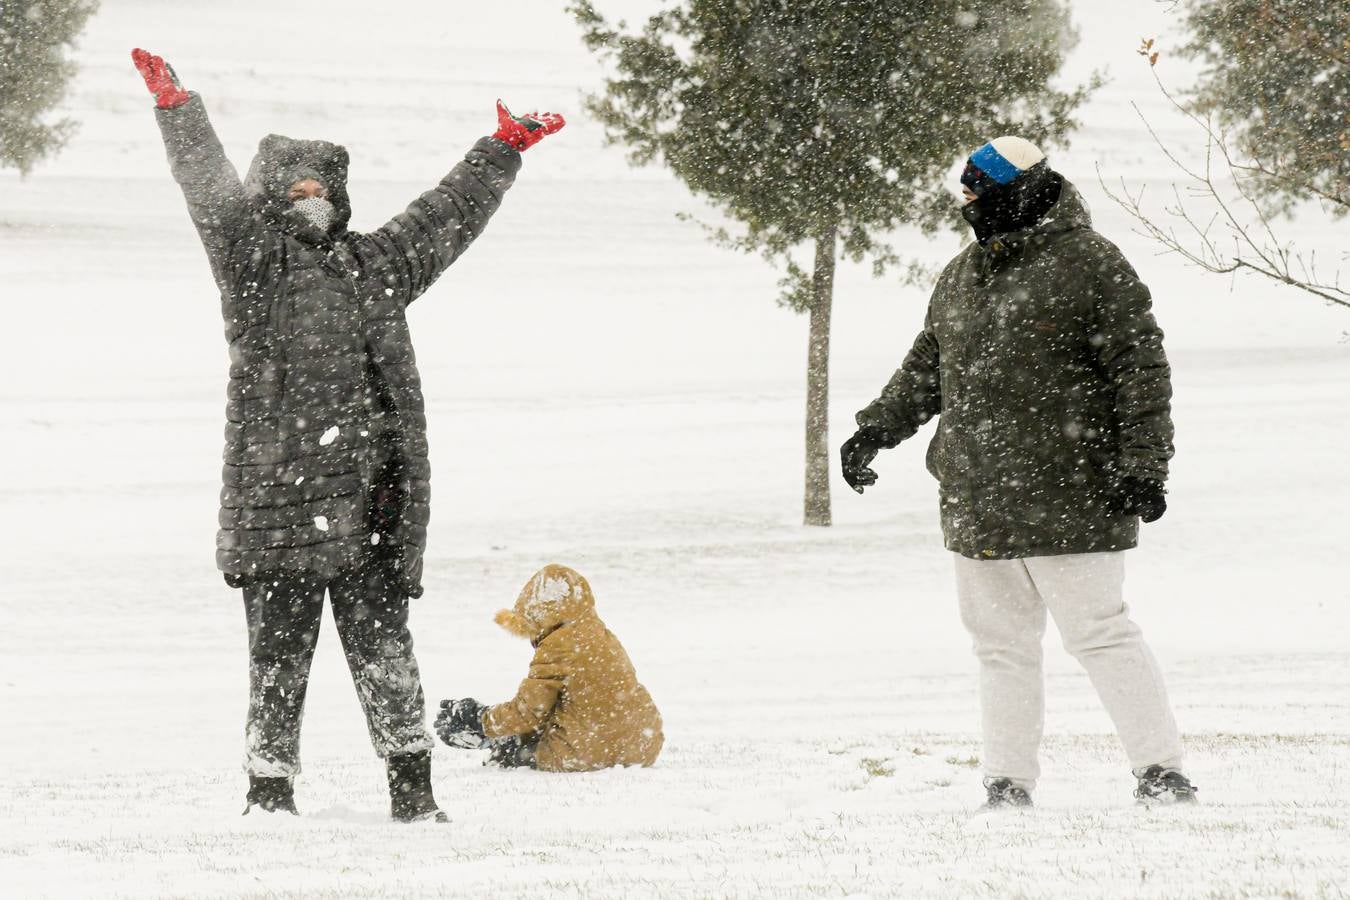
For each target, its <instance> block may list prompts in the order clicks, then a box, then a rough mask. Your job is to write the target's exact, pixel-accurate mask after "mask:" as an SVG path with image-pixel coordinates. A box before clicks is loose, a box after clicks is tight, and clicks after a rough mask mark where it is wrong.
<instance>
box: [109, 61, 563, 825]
mask: <svg viewBox="0 0 1350 900" xmlns="http://www.w3.org/2000/svg"><path fill="white" fill-rule="evenodd" d="M132 59H133V61H134V62H135V64H136V68H137V69H138V70H139V71H140V73H141V75H142V77H143V78H144V79H145V83H146V86H147V87H148V88H149V89H150V91H151V93H152V94H154V95H155V99H156V107H157V111H156V117H157V119H158V120H159V126H160V130H161V131H162V132H163V135H164V144H165V147H166V148H167V150H168V155H169V165H170V168H171V169H172V171H173V175H174V178H175V179H177V181H178V183H179V185H180V186H181V187H182V189H183V195H184V197H185V198H186V199H187V205H188V212H189V214H190V215H191V217H192V222H193V224H194V225H196V227H197V231H198V233H199V234H200V236H201V239H202V244H203V245H204V246H205V248H206V255H207V258H208V260H209V261H210V264H211V271H212V274H213V275H214V276H215V280H216V284H217V285H218V287H219V288H220V297H221V308H222V312H223V314H224V317H225V336H226V339H227V340H228V341H229V345H230V383H229V392H228V403H227V406H226V417H227V420H228V421H227V424H226V427H225V468H224V487H223V489H222V490H221V509H220V532H219V535H218V537H217V543H216V548H217V549H216V561H217V564H218V566H219V567H220V569H221V571H222V572H223V573H224V575H225V580H226V581H227V582H228V583H229V584H230V585H231V586H233V587H238V588H242V589H243V594H244V606H245V611H246V613H247V619H248V629H249V658H250V667H249V681H250V685H249V711H248V727H247V729H246V744H247V768H248V773H249V791H248V803H247V806H246V808H245V812H248V810H249V809H252V808H253V807H254V806H258V807H261V808H262V809H264V810H266V811H268V812H272V811H275V810H278V809H282V810H286V811H288V812H291V813H294V812H295V811H296V809H295V800H294V788H293V781H294V778H295V776H296V774H298V773H299V771H300V753H299V751H300V719H301V714H302V711H303V708H304V702H305V688H306V684H307V682H308V679H309V668H310V662H311V660H312V659H313V655H314V645H315V640H316V638H317V636H318V631H319V621H320V618H321V615H322V612H323V598H324V594H325V592H326V593H327V594H328V595H329V597H330V600H331V602H332V606H333V618H334V619H335V620H336V623H337V628H338V636H339V637H340V638H341V641H342V648H343V651H344V653H345V654H346V657H347V664H348V666H349V668H350V669H351V673H352V678H353V680H354V681H355V683H356V689H357V695H358V696H359V698H360V700H361V706H362V708H363V710H364V711H365V716H366V723H367V726H368V728H369V731H370V736H371V742H372V743H373V744H374V746H375V750H376V752H377V753H379V755H380V756H381V757H382V758H384V759H385V760H386V763H387V767H388V775H389V790H390V796H391V803H392V814H393V817H394V818H395V819H398V820H401V821H415V820H428V819H430V820H435V821H447V819H446V816H445V814H444V813H443V812H441V811H440V810H439V809H438V808H437V805H436V801H435V798H434V797H433V795H432V790H431V747H432V739H431V736H430V734H429V733H428V731H427V728H426V723H425V712H424V703H423V695H422V686H421V680H420V678H419V675H418V670H417V661H416V660H415V659H414V657H413V652H412V636H411V635H410V634H409V632H408V600H409V598H410V597H417V596H420V595H421V593H422V585H421V577H422V554H423V551H424V550H425V548H426V526H427V522H428V520H429V514H430V506H429V503H430V489H429V485H428V480H429V477H430V471H431V470H430V466H429V464H428V461H427V441H426V417H425V411H424V406H423V401H422V391H421V385H420V381H419V378H418V373H417V366H416V363H415V361H414V357H413V347H412V340H411V338H410V336H409V333H408V322H407V318H406V316H405V313H406V309H407V306H408V304H409V303H411V302H412V301H413V300H415V299H417V298H418V297H419V296H421V295H422V293H423V292H425V291H426V290H427V289H428V288H429V287H431V285H432V283H433V282H435V280H436V279H437V278H438V277H439V276H440V274H441V273H442V272H443V271H445V269H446V267H448V266H449V265H450V264H451V263H452V262H454V261H455V259H456V258H458V257H459V255H460V254H461V253H463V252H464V250H466V249H467V248H468V246H469V244H470V243H471V242H472V241H473V239H474V238H475V237H477V236H478V235H479V234H480V233H481V232H482V230H483V228H484V227H486V225H487V222H488V219H489V218H491V216H492V214H493V213H494V212H496V210H497V207H498V206H499V205H500V203H501V200H502V196H503V195H504V194H505V193H506V191H507V190H508V189H509V188H510V187H511V184H512V181H513V179H514V178H515V175H516V172H517V171H518V170H519V168H520V153H521V151H523V150H525V149H527V148H528V147H530V146H531V145H533V144H534V143H536V142H537V141H539V140H540V139H541V138H543V137H544V136H545V135H548V134H551V133H552V132H554V131H557V130H558V129H560V128H561V127H562V126H563V120H562V117H561V116H555V115H552V114H544V115H540V116H533V115H531V116H523V117H515V116H512V115H510V113H509V112H507V110H506V108H505V107H504V106H502V105H501V103H500V102H499V103H498V105H497V106H498V125H499V127H498V129H497V132H496V133H495V134H494V135H493V136H492V137H485V138H483V139H482V140H480V141H478V143H477V144H475V145H474V147H473V149H471V150H470V151H469V152H468V154H467V155H466V156H465V158H464V160H463V161H462V162H460V163H459V164H458V165H456V166H455V167H454V168H453V169H451V170H450V173H449V174H448V175H446V176H445V178H444V179H442V180H441V182H440V183H439V184H438V185H437V186H436V187H435V188H433V189H432V190H430V191H427V192H426V193H425V194H423V195H422V196H421V197H419V198H417V199H416V200H414V201H413V203H412V204H411V205H410V206H409V207H408V208H407V210H406V211H404V212H402V213H400V214H399V215H397V216H395V217H394V218H393V219H391V220H390V221H389V222H388V223H387V224H386V225H385V226H384V227H382V228H380V229H378V230H376V231H373V232H370V233H368V234H357V233H355V232H352V231H348V230H347V222H348V220H349V219H350V217H351V207H350V204H349V202H348V199H347V151H346V150H345V149H343V148H342V147H340V146H338V145H336V144H330V143H328V142H326V141H309V140H295V139H292V138H287V137H282V136H280V135H275V134H274V135H268V136H267V137H265V138H263V139H262V142H261V143H260V144H259V147H258V155H257V156H256V157H255V158H254V160H253V165H252V166H251V167H250V169H249V172H248V175H247V177H246V178H245V179H243V180H242V181H241V180H240V178H239V176H238V174H237V173H236V171H235V169H234V167H233V166H232V165H231V164H230V162H229V160H227V159H226V158H225V153H224V150H223V149H222V148H221V144H220V141H219V139H218V138H217V137H216V134H215V131H214V129H213V128H212V126H211V123H210V120H209V119H208V118H207V115H206V109H205V107H204V106H203V105H202V101H201V98H200V97H198V96H197V95H195V94H189V93H188V92H186V91H184V90H183V89H182V87H181V86H180V85H179V83H178V81H177V79H176V78H175V77H174V74H173V71H172V70H171V69H170V68H169V67H168V66H167V65H166V64H165V62H164V60H163V59H161V58H160V57H158V56H154V55H152V54H150V53H147V52H146V51H144V50H135V51H133V52H132Z"/></svg>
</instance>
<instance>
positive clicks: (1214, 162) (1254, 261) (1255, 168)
mask: <svg viewBox="0 0 1350 900" xmlns="http://www.w3.org/2000/svg"><path fill="white" fill-rule="evenodd" d="M1143 51H1147V52H1150V53H1151V52H1153V51H1152V42H1151V41H1146V42H1145V43H1144V46H1143ZM1145 55H1146V54H1145ZM1149 59H1150V69H1151V71H1152V73H1153V79H1154V82H1155V83H1156V84H1157V86H1158V90H1159V91H1160V92H1161V93H1162V95H1163V97H1165V98H1166V99H1167V102H1168V103H1169V104H1170V105H1171V106H1172V108H1173V109H1175V110H1176V111H1177V112H1179V113H1181V114H1182V115H1183V116H1185V117H1186V118H1187V119H1188V120H1189V121H1190V122H1191V123H1192V125H1194V126H1195V128H1196V129H1197V130H1199V131H1200V132H1201V134H1203V135H1204V138H1205V156H1204V164H1203V167H1202V168H1199V169H1197V168H1196V167H1195V166H1193V165H1190V164H1188V163H1186V162H1185V161H1184V160H1182V159H1181V158H1180V157H1179V156H1178V155H1177V153H1176V152H1174V150H1173V149H1172V148H1171V147H1170V146H1168V145H1167V143H1166V142H1164V141H1163V140H1162V138H1161V137H1160V136H1159V135H1158V132H1157V130H1156V129H1155V128H1154V127H1153V124H1152V123H1151V122H1150V121H1149V120H1148V117H1147V116H1145V115H1144V113H1143V112H1142V111H1141V110H1140V109H1139V107H1138V105H1137V104H1134V103H1131V104H1130V105H1131V106H1132V107H1134V111H1135V114H1136V115H1137V116H1139V119H1140V121H1141V122H1143V124H1144V127H1145V128H1146V129H1147V130H1148V133H1149V135H1150V137H1152V138H1153V143H1154V144H1155V145H1156V146H1157V147H1158V149H1159V150H1160V151H1161V152H1162V154H1163V155H1164V156H1165V157H1166V158H1167V160H1168V161H1169V162H1170V163H1171V164H1172V165H1173V166H1174V167H1175V168H1176V169H1177V171H1179V172H1180V173H1182V174H1183V175H1184V176H1185V181H1184V182H1183V183H1182V184H1177V183H1173V185H1172V195H1173V198H1174V202H1175V205H1173V206H1164V208H1163V211H1164V212H1165V213H1166V214H1167V215H1168V216H1170V217H1171V218H1172V219H1173V220H1174V221H1175V223H1176V224H1175V225H1173V224H1159V223H1158V222H1157V221H1155V220H1154V219H1153V218H1152V217H1151V216H1150V215H1149V214H1148V213H1147V212H1146V211H1145V209H1144V204H1143V198H1144V189H1143V187H1140V188H1139V190H1138V192H1137V193H1135V194H1131V192H1130V189H1129V186H1128V185H1127V184H1126V183H1125V180H1124V179H1123V178H1122V179H1121V180H1120V191H1119V193H1116V192H1114V191H1112V190H1111V188H1109V187H1108V186H1107V184H1106V180H1105V178H1104V177H1103V175H1102V172H1101V169H1100V167H1098V169H1097V180H1098V182H1099V183H1100V184H1101V187H1102V190H1103V191H1104V192H1105V193H1106V195H1107V196H1108V197H1109V198H1111V200H1112V201H1114V202H1115V203H1116V204H1117V205H1119V206H1120V207H1121V208H1122V209H1124V210H1125V211H1126V212H1127V213H1129V214H1130V216H1131V217H1132V218H1133V219H1134V220H1135V222H1137V223H1138V225H1139V228H1136V229H1135V230H1136V233H1138V234H1141V235H1143V236H1145V237H1147V238H1150V239H1151V240H1153V241H1154V242H1155V243H1157V244H1159V245H1160V246H1161V247H1162V248H1163V251H1162V252H1164V253H1175V254H1176V255H1178V256H1180V257H1181V258H1182V259H1183V260H1185V261H1186V262H1187V263H1189V264H1190V265H1194V266H1197V267H1199V268H1202V269H1204V270H1206V271H1209V272H1214V273H1216V274H1231V273H1235V272H1238V271H1239V270H1244V269H1245V270H1250V271H1252V272H1256V273H1257V274H1260V275H1262V276H1264V277H1266V278H1269V279H1271V280H1273V281H1277V282H1279V283H1281V284H1286V285H1289V286H1291V287H1296V288H1298V289H1300V290H1302V291H1305V292H1307V293H1309V294H1312V295H1314V296H1317V297H1321V298H1322V299H1323V300H1326V301H1328V302H1330V303H1334V304H1337V305H1339V306H1344V307H1347V308H1350V290H1347V289H1346V288H1343V287H1342V286H1341V281H1340V273H1339V272H1334V273H1332V275H1331V277H1330V278H1329V279H1326V278H1322V277H1320V276H1319V275H1318V273H1317V265H1316V257H1315V255H1313V254H1310V255H1309V256H1308V257H1307V258H1306V259H1305V257H1304V256H1303V254H1302V253H1300V252H1299V251H1298V250H1297V249H1296V248H1295V246H1294V243H1293V242H1292V241H1285V240H1281V239H1280V237H1279V235H1278V233H1277V231H1276V228H1275V226H1274V224H1273V223H1272V218H1271V215H1270V214H1269V212H1268V211H1267V209H1266V208H1265V207H1264V206H1262V204H1261V203H1260V202H1258V200H1257V198H1256V197H1255V196H1254V194H1253V193H1252V191H1251V190H1249V189H1248V186H1247V184H1246V183H1244V182H1246V181H1249V180H1250V179H1251V178H1252V177H1253V175H1254V174H1259V175H1261V176H1264V177H1272V178H1277V179H1279V178H1283V179H1284V180H1285V183H1287V184H1296V185H1298V186H1299V187H1301V188H1304V189H1305V191H1306V193H1308V194H1311V195H1313V196H1316V197H1319V198H1320V199H1323V200H1326V201H1329V202H1331V203H1334V204H1341V205H1345V204H1346V198H1345V197H1344V196H1339V195H1334V194H1328V193H1326V192H1324V191H1319V190H1316V189H1313V188H1312V187H1310V186H1308V185H1305V184H1302V183H1301V181H1300V180H1295V179H1292V178H1288V177H1287V176H1284V175H1282V174H1281V173H1280V172H1279V170H1278V168H1277V167H1275V166H1274V165H1273V164H1271V163H1269V162H1263V161H1261V160H1244V159H1239V158H1237V156H1236V154H1235V153H1234V152H1233V150H1232V147H1231V145H1230V142H1229V141H1228V138H1227V135H1226V134H1225V133H1224V132H1223V131H1222V130H1221V129H1220V128H1218V127H1217V126H1216V125H1215V124H1214V121H1213V119H1212V118H1210V117H1208V116H1206V117H1204V118H1202V117H1200V116H1199V115H1197V114H1196V113H1195V112H1194V111H1192V110H1190V109H1187V108H1186V107H1185V106H1184V105H1183V104H1181V103H1180V102H1179V101H1178V100H1177V99H1176V98H1175V97H1174V96H1173V95H1172V93H1171V92H1170V91H1169V90H1168V89H1167V86H1166V85H1165V84H1163V82H1162V79H1161V78H1159V77H1158V73H1157V70H1156V67H1155V66H1154V62H1155V60H1154V58H1153V57H1152V56H1150V58H1149ZM1226 182H1231V189H1225V187H1224V184H1225V183H1226ZM1183 189H1184V190H1185V193H1186V194H1187V195H1189V197H1190V198H1191V199H1192V200H1194V201H1196V202H1200V203H1203V204H1205V205H1207V206H1211V207H1212V208H1214V210H1215V211H1214V212H1213V213H1212V215H1211V216H1210V217H1209V219H1208V221H1206V222H1204V223H1203V224H1201V222H1200V221H1198V220H1197V219H1195V218H1194V217H1193V216H1192V214H1191V212H1190V210H1189V209H1188V207H1187V201H1186V199H1184V198H1183V195H1182V191H1183ZM1230 193H1235V194H1236V203H1237V206H1235V205H1234V201H1230V199H1229V195H1230ZM1242 210H1249V211H1250V212H1249V213H1243V212H1242ZM1177 226H1180V229H1181V232H1182V233H1181V234H1179V233H1178V230H1177ZM1216 226H1217V227H1221V228H1223V229H1224V230H1225V231H1227V232H1228V235H1229V237H1230V238H1231V239H1232V249H1231V250H1229V249H1225V248H1221V247H1220V246H1219V244H1218V243H1217V242H1216V241H1215V238H1214V229H1215V227H1216Z"/></svg>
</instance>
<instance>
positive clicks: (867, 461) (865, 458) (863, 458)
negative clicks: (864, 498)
mask: <svg viewBox="0 0 1350 900" xmlns="http://www.w3.org/2000/svg"><path fill="white" fill-rule="evenodd" d="M894 446H895V441H893V440H892V439H891V437H890V435H888V434H886V432H884V431H882V430H881V429H880V428H877V427H876V426H873V425H864V426H862V427H861V428H859V429H858V430H857V431H856V432H855V433H854V435H853V437H851V438H849V439H848V440H846V441H844V446H843V447H840V448H839V456H840V458H841V462H842V466H843V470H844V480H845V481H847V482H848V486H849V487H851V488H853V489H854V490H855V491H857V492H858V493H860V494H861V493H862V492H863V488H866V487H871V486H872V485H874V484H876V483H877V473H876V472H873V471H872V470H871V469H869V468H868V466H869V465H871V463H872V460H874V459H876V458H877V454H878V453H880V452H881V451H882V450H885V449H887V448H889V447H894Z"/></svg>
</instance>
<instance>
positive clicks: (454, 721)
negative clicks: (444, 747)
mask: <svg viewBox="0 0 1350 900" xmlns="http://www.w3.org/2000/svg"><path fill="white" fill-rule="evenodd" d="M487 711H488V707H486V706H484V705H483V704H481V703H479V702H478V701H477V700H475V699H473V698H472V697H466V698H464V699H463V700H442V701H441V711H440V713H439V714H438V715H437V716H436V734H437V735H438V736H439V737H440V739H441V740H442V741H445V743H447V744H449V745H450V746H451V747H459V748H460V749H463V750H477V749H478V748H480V747H483V746H485V745H486V744H487V735H486V734H485V733H484V732H483V713H485V712H487Z"/></svg>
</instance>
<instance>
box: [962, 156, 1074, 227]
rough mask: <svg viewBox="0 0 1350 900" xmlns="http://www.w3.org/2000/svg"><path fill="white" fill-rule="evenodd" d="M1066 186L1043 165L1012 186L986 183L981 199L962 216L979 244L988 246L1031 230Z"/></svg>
mask: <svg viewBox="0 0 1350 900" xmlns="http://www.w3.org/2000/svg"><path fill="white" fill-rule="evenodd" d="M963 180H964V179H963ZM1063 186H1064V179H1063V178H1061V177H1060V175H1059V173H1058V172H1056V171H1054V170H1053V169H1051V168H1050V166H1049V165H1047V164H1046V163H1045V162H1044V161H1041V162H1039V163H1037V164H1036V165H1034V166H1032V167H1031V168H1030V169H1028V170H1027V171H1026V172H1023V173H1022V174H1021V175H1019V176H1017V178H1016V179H1014V180H1013V182H1012V183H1011V184H998V183H997V182H995V181H993V180H992V179H985V180H984V181H983V182H982V183H981V187H982V188H983V190H982V191H976V193H977V194H978V195H979V196H977V197H976V198H975V199H974V200H972V201H970V202H969V203H967V204H966V205H965V206H963V207H962V208H961V216H962V217H963V218H964V219H965V220H966V221H967V222H969V223H970V227H971V228H972V229H974V231H975V240H977V241H979V242H980V245H981V246H987V245H988V244H989V241H990V240H991V239H992V238H993V237H994V236H995V235H999V234H1009V233H1011V232H1014V231H1020V230H1021V229H1023V228H1030V227H1031V226H1032V225H1035V224H1036V223H1037V222H1039V221H1040V220H1041V219H1043V218H1045V214H1046V213H1048V212H1049V211H1050V208H1051V207H1053V206H1054V205H1055V203H1056V201H1058V200H1059V192H1060V189H1061V188H1062V187H1063ZM972 190H973V188H972Z"/></svg>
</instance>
